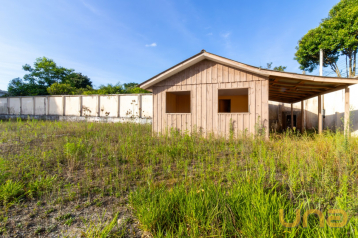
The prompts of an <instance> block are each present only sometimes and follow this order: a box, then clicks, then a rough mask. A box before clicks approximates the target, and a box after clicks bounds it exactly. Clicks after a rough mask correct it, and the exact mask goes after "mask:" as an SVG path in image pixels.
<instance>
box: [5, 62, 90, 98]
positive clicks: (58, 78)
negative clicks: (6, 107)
mask: <svg viewBox="0 0 358 238" xmlns="http://www.w3.org/2000/svg"><path fill="white" fill-rule="evenodd" d="M22 68H23V70H25V71H26V72H28V74H25V75H24V77H23V78H24V79H23V80H22V79H20V78H16V79H13V80H11V81H10V83H9V86H8V92H9V95H10V96H35V95H47V94H48V90H47V88H48V87H51V86H52V85H53V84H54V83H57V84H69V85H70V86H71V87H73V88H86V87H91V86H92V82H91V81H90V79H89V78H88V77H87V76H85V75H82V74H81V73H75V72H74V70H73V69H67V68H64V67H61V66H58V65H57V64H56V63H55V62H54V61H53V60H52V59H49V58H46V57H42V58H41V57H40V58H37V59H36V61H35V62H34V66H33V67H32V66H30V65H29V64H25V65H23V66H22ZM58 89H59V88H57V90H58ZM51 90H52V91H54V90H53V89H51ZM61 90H65V92H67V93H68V91H69V90H70V89H64V86H63V87H62V89H61ZM56 93H57V92H55V93H54V94H55V95H57V94H56Z"/></svg>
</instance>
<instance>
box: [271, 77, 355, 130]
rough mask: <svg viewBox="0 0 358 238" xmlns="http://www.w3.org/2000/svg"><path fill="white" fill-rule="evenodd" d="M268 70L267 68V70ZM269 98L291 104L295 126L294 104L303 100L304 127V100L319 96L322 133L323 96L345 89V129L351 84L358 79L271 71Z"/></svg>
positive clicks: (302, 126)
mask: <svg viewBox="0 0 358 238" xmlns="http://www.w3.org/2000/svg"><path fill="white" fill-rule="evenodd" d="M265 71H267V70H265ZM268 73H269V74H270V76H269V100H270V101H276V102H282V103H290V104H291V127H293V121H294V120H293V104H294V103H299V102H301V118H302V120H301V123H302V125H301V128H302V129H304V120H303V118H304V116H303V115H304V113H305V109H304V100H307V99H310V98H314V97H318V105H317V107H318V132H319V133H322V96H323V95H324V94H327V93H331V92H335V91H338V90H342V89H344V90H345V107H344V109H345V110H344V126H345V129H344V131H347V129H348V126H349V123H348V120H349V86H350V85H354V84H356V83H358V80H357V79H351V78H333V77H321V76H311V75H304V74H294V73H285V72H276V71H271V70H270V71H269V72H268Z"/></svg>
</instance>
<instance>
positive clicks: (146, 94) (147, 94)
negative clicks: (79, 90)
mask: <svg viewBox="0 0 358 238" xmlns="http://www.w3.org/2000/svg"><path fill="white" fill-rule="evenodd" d="M139 95H145V96H149V95H153V94H152V93H133V94H91V95H37V96H10V97H0V99H5V98H33V97H34V98H36V97H80V96H82V97H91V96H103V97H106V96H139Z"/></svg>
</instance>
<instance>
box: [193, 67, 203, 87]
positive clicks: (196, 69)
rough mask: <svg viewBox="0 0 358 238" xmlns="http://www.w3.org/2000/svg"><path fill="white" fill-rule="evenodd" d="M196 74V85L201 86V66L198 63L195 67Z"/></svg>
mask: <svg viewBox="0 0 358 238" xmlns="http://www.w3.org/2000/svg"><path fill="white" fill-rule="evenodd" d="M195 72H196V84H201V74H202V72H201V64H200V63H198V64H197V65H196V67H195Z"/></svg>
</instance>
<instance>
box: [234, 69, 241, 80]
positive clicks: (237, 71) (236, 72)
mask: <svg viewBox="0 0 358 238" xmlns="http://www.w3.org/2000/svg"><path fill="white" fill-rule="evenodd" d="M234 81H235V82H241V80H240V71H239V70H236V69H235V70H234Z"/></svg>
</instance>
